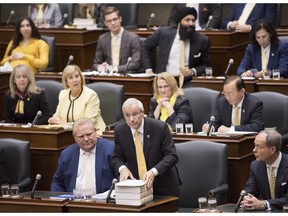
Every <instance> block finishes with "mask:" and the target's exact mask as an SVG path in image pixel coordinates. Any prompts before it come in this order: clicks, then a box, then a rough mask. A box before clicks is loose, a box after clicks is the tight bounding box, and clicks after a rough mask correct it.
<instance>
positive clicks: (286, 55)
mask: <svg viewBox="0 0 288 216" xmlns="http://www.w3.org/2000/svg"><path fill="white" fill-rule="evenodd" d="M252 68H256V69H257V70H258V71H261V70H262V64H261V47H260V46H256V47H255V46H253V45H252V44H249V45H248V46H247V48H246V51H245V55H244V58H243V59H242V61H241V64H240V66H239V67H238V69H237V74H238V75H241V74H242V73H243V72H245V71H247V70H250V69H252ZM267 68H268V69H270V70H273V69H280V75H281V76H282V77H286V78H287V77H288V74H287V73H288V45H287V44H286V43H284V42H282V41H279V44H277V45H275V46H272V44H271V50H270V56H269V61H268V66H267Z"/></svg>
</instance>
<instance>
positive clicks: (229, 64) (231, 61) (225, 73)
mask: <svg viewBox="0 0 288 216" xmlns="http://www.w3.org/2000/svg"><path fill="white" fill-rule="evenodd" d="M233 63H234V59H230V60H229V63H228V65H227V68H226V70H225V72H224V76H225V78H226V77H227V74H228V71H229V70H230V67H231V65H232V64H233Z"/></svg>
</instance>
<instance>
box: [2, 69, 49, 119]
mask: <svg viewBox="0 0 288 216" xmlns="http://www.w3.org/2000/svg"><path fill="white" fill-rule="evenodd" d="M9 86H10V90H9V91H7V92H6V94H5V101H4V102H5V113H4V119H5V122H7V123H20V124H27V123H32V122H33V120H34V118H35V116H36V115H37V112H38V111H41V112H42V114H41V116H40V118H39V119H38V121H37V122H36V124H47V123H48V118H49V117H50V110H49V106H48V103H47V101H46V96H45V92H44V91H42V90H41V89H39V88H38V87H37V86H36V84H35V77H34V74H33V72H32V71H31V69H29V68H28V67H27V66H26V65H17V66H16V67H15V68H14V69H13V71H12V73H11V76H10V81H9Z"/></svg>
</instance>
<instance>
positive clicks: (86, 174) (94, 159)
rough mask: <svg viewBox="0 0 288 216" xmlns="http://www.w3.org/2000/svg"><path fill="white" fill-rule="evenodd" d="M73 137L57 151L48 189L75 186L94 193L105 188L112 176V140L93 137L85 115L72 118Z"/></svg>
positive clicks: (90, 122)
mask: <svg viewBox="0 0 288 216" xmlns="http://www.w3.org/2000/svg"><path fill="white" fill-rule="evenodd" d="M73 137H74V139H75V141H76V143H75V144H72V145H70V146H69V147H67V148H66V149H64V150H63V151H62V152H61V155H60V158H59V160H58V167H57V170H56V172H55V174H54V176H53V180H52V184H51V191H60V192H72V191H73V189H74V188H75V189H78V190H80V191H87V190H88V191H89V192H91V194H96V193H103V192H105V191H107V190H109V188H110V186H111V183H112V180H113V178H115V177H116V172H115V171H114V169H113V168H112V166H111V160H112V154H113V149H114V143H113V141H110V140H106V139H103V138H100V137H98V138H97V133H96V128H95V126H94V124H93V122H92V121H91V120H90V119H89V118H87V117H82V118H79V119H77V120H76V121H75V123H74V125H73Z"/></svg>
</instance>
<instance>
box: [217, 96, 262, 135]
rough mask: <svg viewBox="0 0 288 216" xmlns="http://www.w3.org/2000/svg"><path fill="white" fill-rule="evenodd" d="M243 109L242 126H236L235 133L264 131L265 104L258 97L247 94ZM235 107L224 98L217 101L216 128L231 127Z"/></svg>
mask: <svg viewBox="0 0 288 216" xmlns="http://www.w3.org/2000/svg"><path fill="white" fill-rule="evenodd" d="M244 97H245V98H244V100H243V103H242V109H241V124H240V125H238V126H235V131H256V132H259V131H260V130H263V129H264V122H263V114H262V111H263V103H262V101H260V100H259V99H258V98H257V97H255V96H253V95H250V94H247V93H245V96H244ZM232 109H233V106H232V105H230V104H229V103H228V101H227V100H226V98H225V97H224V96H222V97H220V98H219V99H218V101H217V108H216V115H215V120H216V121H215V123H214V127H215V130H217V129H218V128H219V127H220V126H221V125H224V126H226V127H231V124H232V123H231V122H232V120H231V115H232Z"/></svg>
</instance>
